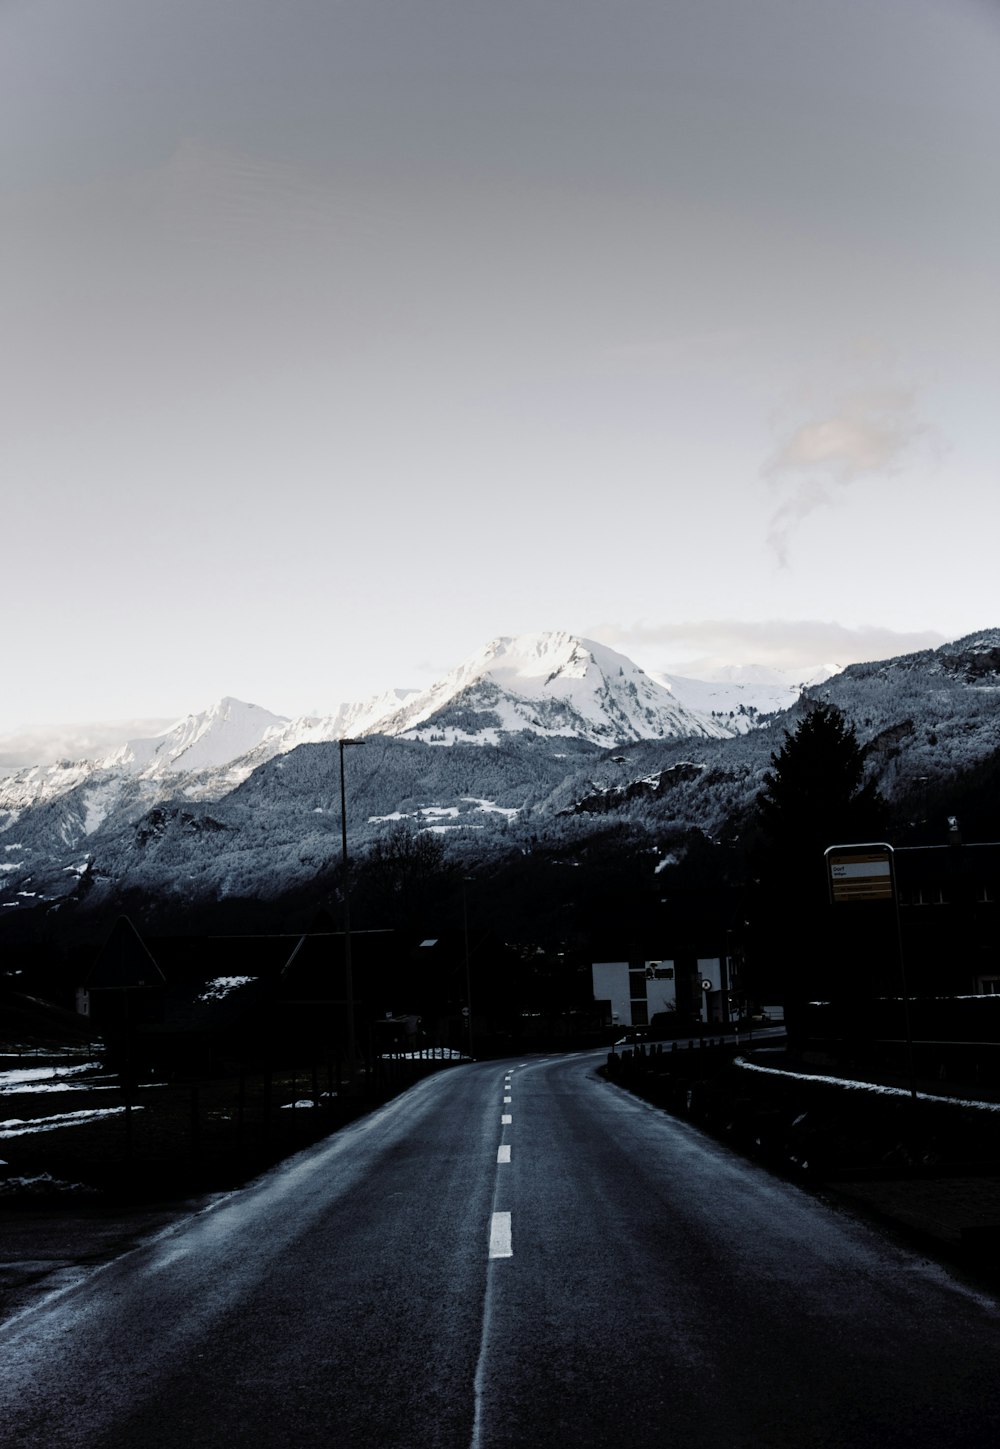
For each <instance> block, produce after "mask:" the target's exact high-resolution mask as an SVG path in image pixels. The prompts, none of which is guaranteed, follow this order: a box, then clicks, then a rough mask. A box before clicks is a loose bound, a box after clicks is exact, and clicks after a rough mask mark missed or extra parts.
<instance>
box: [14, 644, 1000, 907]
mask: <svg viewBox="0 0 1000 1449" xmlns="http://www.w3.org/2000/svg"><path fill="white" fill-rule="evenodd" d="M737 682H739V681H737ZM745 682H747V683H749V681H745ZM821 700H829V701H831V702H832V703H834V704H836V705H837V706H839V707H840V708H841V709H843V711H844V713H845V715H846V717H847V719H848V720H849V721H850V722H851V724H852V725H853V726H854V728H855V729H856V731H857V734H858V738H859V739H860V740H861V742H862V743H863V744H864V745H865V747H866V752H867V758H868V767H869V769H870V770H871V772H872V774H873V776H874V778H876V779H877V781H878V784H879V788H880V789H881V790H882V792H883V793H884V794H885V796H886V798H887V799H889V800H890V801H893V800H908V799H910V798H911V797H913V795H914V792H916V794H917V795H918V796H919V798H920V799H921V800H922V801H923V802H924V803H923V805H922V806H921V808H923V809H924V810H925V812H926V811H927V810H928V808H929V809H930V810H931V811H933V810H935V809H936V810H937V812H938V814H942V813H943V814H947V813H950V807H951V803H952V797H953V795H954V793H955V792H956V791H957V790H959V789H960V788H965V787H962V786H961V779H962V778H964V777H963V776H962V772H963V771H968V770H969V769H970V767H975V768H976V769H977V770H979V772H980V774H979V775H977V776H976V779H979V778H984V779H985V778H987V776H985V775H983V774H982V771H983V769H984V768H987V767H988V769H990V770H995V768H998V766H997V762H998V761H1000V631H997V630H984V631H982V632H980V633H979V634H976V635H970V636H968V637H966V638H965V639H961V640H956V641H955V642H954V643H952V644H948V645H944V646H942V647H941V648H939V649H936V650H923V651H920V652H918V653H915V654H910V655H905V656H902V657H899V658H895V659H889V660H883V661H876V662H872V663H865V664H855V665H850V666H848V668H846V669H845V670H843V671H841V672H840V673H838V674H836V675H835V676H833V677H832V678H830V679H827V680H826V681H824V682H823V683H822V684H819V685H813V686H811V687H810V688H808V689H806V690H805V691H804V693H803V696H802V698H801V699H799V700H797V702H796V704H795V705H794V706H793V708H792V709H791V710H789V711H787V712H785V713H782V714H779V715H777V716H770V717H769V722H768V723H767V724H766V727H765V728H763V729H756V730H749V731H746V732H743V731H742V729H741V728H739V727H736V728H733V726H732V725H731V723H730V722H729V721H728V720H727V721H726V722H725V724H724V723H723V722H722V721H721V720H718V719H715V720H713V719H712V718H711V717H707V716H706V715H704V714H697V713H694V712H692V711H690V710H687V709H685V708H684V707H683V703H678V701H677V699H676V698H675V697H674V695H673V693H672V692H671V691H670V690H668V689H666V688H665V686H664V685H663V684H660V683H657V682H656V681H654V680H652V679H650V677H649V675H647V674H644V673H643V672H642V671H641V670H639V669H637V668H636V666H635V665H633V664H631V662H630V661H629V660H627V659H625V658H624V657H623V656H622V655H619V654H616V653H615V652H614V651H613V650H610V649H605V648H603V647H602V646H599V645H592V644H590V643H589V642H587V641H585V640H581V639H577V638H575V637H574V636H572V635H566V634H562V635H529V636H523V637H521V638H519V639H498V640H494V641H493V643H492V644H491V645H489V646H487V648H486V649H485V650H483V651H481V652H480V654H478V655H477V656H475V658H474V659H471V660H469V661H467V663H466V664H465V665H463V666H461V667H460V668H459V669H458V670H456V671H455V672H454V673H453V674H452V675H449V676H448V677H447V678H445V679H444V680H441V681H440V682H439V683H438V684H437V685H435V686H434V687H433V688H432V689H430V690H427V691H424V692H422V693H420V694H414V695H411V696H409V697H403V698H400V696H399V695H398V694H394V695H391V696H389V697H388V698H384V699H383V700H382V701H381V702H379V703H377V704H374V703H373V704H371V705H370V706H368V707H365V706H358V707H355V708H354V709H353V710H344V711H340V712H338V714H337V715H335V716H331V717H330V718H329V719H326V720H314V719H309V720H300V721H285V720H282V719H280V717H278V716H273V715H268V714H267V712H266V711H263V710H255V709H254V707H253V706H246V705H240V704H238V702H236V701H231V700H230V701H220V704H219V706H216V707H215V708H214V709H213V710H209V711H206V712H205V714H204V715H202V716H196V717H193V718H192V719H191V720H189V721H182V722H180V724H179V725H177V726H175V727H174V730H171V731H166V732H165V734H164V735H162V736H155V737H153V740H152V741H146V742H140V743H139V746H138V747H136V745H135V744H134V743H133V745H132V746H130V747H129V749H128V750H126V751H124V752H119V755H120V758H119V759H118V760H117V763H112V762H111V760H110V759H108V760H104V761H97V762H92V763H91V764H89V765H87V764H76V765H73V764H63V765H61V766H58V767H52V768H51V770H50V771H49V772H48V773H45V772H41V773H40V774H39V775H38V776H37V778H35V779H33V780H32V779H29V778H27V777H28V776H31V775H32V774H33V772H30V771H29V772H25V775H24V777H23V778H22V777H14V787H13V788H12V787H11V782H10V781H6V782H3V781H0V918H4V917H7V918H9V919H11V920H13V919H15V917H17V915H18V914H19V913H20V912H21V911H31V910H32V908H41V909H42V910H43V911H44V912H50V911H55V910H62V909H63V908H64V907H66V908H73V907H74V906H75V905H76V904H79V903H82V902H84V901H87V902H89V903H90V905H91V906H92V907H93V908H94V909H103V908H104V907H105V906H109V905H110V904H111V903H113V902H114V900H115V899H116V898H117V896H118V895H120V894H121V893H122V892H124V893H129V892H131V893H134V894H135V895H136V896H137V897H139V898H142V899H153V898H165V899H170V900H171V901H172V902H174V904H175V905H176V908H177V909H178V910H179V911H180V912H181V913H183V911H184V910H185V909H186V906H187V904H188V903H189V902H196V901H201V902H217V901H221V900H223V899H226V898H236V899H239V900H250V899H253V900H261V899H265V898H270V897H275V896H280V895H281V894H282V892H284V891H287V890H289V889H290V888H296V889H302V890H305V891H309V890H311V889H313V885H314V883H315V882H317V881H321V880H323V879H329V873H330V872H331V871H333V870H335V868H336V862H337V861H339V859H340V851H341V835H340V826H341V822H340V759H339V753H340V752H339V751H338V750H337V749H336V746H335V745H333V744H331V743H330V741H332V740H335V739H337V738H338V737H343V735H344V734H345V733H350V734H351V735H355V736H357V735H365V736H366V740H365V748H363V749H358V750H351V751H349V752H347V755H348V759H347V762H346V764H347V790H348V799H349V801H350V808H349V813H350V816H351V821H350V828H351V832H352V851H356V852H357V853H358V855H359V856H363V855H364V853H365V852H366V850H367V849H369V847H371V846H372V845H374V843H375V842H376V841H378V840H380V839H381V838H382V837H383V835H384V833H385V832H387V831H391V830H393V829H394V828H397V827H398V828H402V829H407V828H408V829H411V830H413V831H415V832H422V831H426V830H433V831H436V832H439V833H441V834H442V835H444V836H445V837H446V838H447V839H448V840H449V842H455V843H456V846H455V848H456V849H457V850H458V851H459V852H464V853H465V858H468V855H469V854H470V853H474V852H476V851H488V850H490V849H491V848H492V849H496V850H504V851H511V850H513V851H515V852H518V853H524V854H531V853H532V852H533V851H534V850H535V849H536V848H537V843H538V841H539V840H544V841H546V842H548V845H551V844H552V843H553V842H554V843H557V844H559V845H563V844H566V843H569V844H570V845H571V846H573V847H575V846H576V845H585V844H586V841H587V840H588V838H589V837H588V832H593V831H595V830H597V829H600V828H605V827H602V826H601V825H600V824H598V823H595V822H601V821H605V822H606V820H607V818H608V817H612V818H613V819H614V820H615V822H616V824H618V825H621V826H623V827H625V828H627V829H628V830H629V831H632V832H640V833H645V835H646V837H647V838H648V839H649V840H650V841H651V842H652V843H653V844H656V843H657V842H661V843H662V842H663V841H667V842H670V841H674V842H676V841H677V840H682V839H683V838H684V837H685V835H686V834H688V833H690V832H692V831H696V832H700V834H701V835H702V836H703V837H707V838H709V839H714V838H716V837H718V836H721V835H722V834H723V833H724V832H725V830H726V829H727V825H728V823H730V822H732V821H734V820H738V818H739V816H740V814H741V812H743V811H744V810H745V809H746V808H747V807H748V806H749V805H750V804H751V802H752V801H753V799H754V797H755V795H756V793H757V792H758V791H759V789H760V787H761V782H762V780H763V777H764V774H765V772H766V771H767V769H768V768H769V766H770V760H771V754H772V752H773V751H774V750H776V749H777V748H780V745H781V742H782V739H783V731H784V730H785V729H794V728H795V726H796V724H797V722H798V721H799V720H800V719H801V718H802V717H803V715H804V714H805V712H806V711H808V710H809V709H810V708H812V707H814V706H815V704H816V702H818V701H821ZM393 736H395V738H393ZM247 739H251V740H253V739H256V743H255V744H253V746H252V748H251V749H250V750H249V751H248V752H247V753H244V754H243V755H240V756H238V757H237V758H235V759H230V760H228V761H225V760H222V757H223V756H224V755H225V754H227V753H228V751H229V749H231V748H238V747H239V746H240V745H241V744H243V743H245V742H246V740H247ZM448 742H451V744H452V747H451V748H447V749H445V748H440V746H441V745H442V744H444V743H448ZM186 760H187V761H189V762H190V761H193V762H195V763H197V764H199V765H201V766H202V768H198V769H186V768H184V762H185V761H186ZM213 760H222V763H218V764H212V763H206V762H207V761H213ZM989 778H990V779H992V778H993V776H992V775H990V776H989ZM956 782H957V783H956ZM972 788H976V787H975V786H973V787H972ZM33 789H34V791H35V793H34V795H32V790H33ZM18 791H20V794H18ZM965 798H969V797H968V795H967V796H966V797H965ZM935 802H937V803H936V804H935ZM962 808H963V809H964V808H965V807H964V806H963V807H962ZM989 828H990V829H992V828H994V827H993V826H992V825H990V826H989ZM491 842H493V844H492V846H491ZM672 848H673V846H671V849H672Z"/></svg>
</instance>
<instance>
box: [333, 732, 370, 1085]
mask: <svg viewBox="0 0 1000 1449" xmlns="http://www.w3.org/2000/svg"><path fill="white" fill-rule="evenodd" d="M363 743H364V742H363V741H362V740H345V739H342V740H338V741H337V744H338V746H339V748H340V861H341V875H342V885H343V892H344V987H345V995H346V997H347V1065H348V1070H349V1071H350V1073H351V1076H352V1077H353V1075H354V1073H355V1071H356V1069H357V1060H358V1054H357V1041H356V1036H355V1025H354V971H353V965H352V962H351V890H350V884H349V881H348V876H347V868H348V862H347V798H346V792H345V790H344V746H345V745H360V744H363Z"/></svg>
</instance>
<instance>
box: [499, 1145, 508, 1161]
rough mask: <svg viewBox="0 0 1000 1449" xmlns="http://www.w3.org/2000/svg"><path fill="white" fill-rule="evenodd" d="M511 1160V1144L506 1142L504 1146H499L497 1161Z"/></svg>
mask: <svg viewBox="0 0 1000 1449" xmlns="http://www.w3.org/2000/svg"><path fill="white" fill-rule="evenodd" d="M509 1161H510V1145H509V1144H505V1145H504V1146H502V1147H498V1148H497V1162H509Z"/></svg>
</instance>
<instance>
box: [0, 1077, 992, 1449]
mask: <svg viewBox="0 0 1000 1449" xmlns="http://www.w3.org/2000/svg"><path fill="white" fill-rule="evenodd" d="M599 1060H600V1058H599V1057H598V1056H596V1055H594V1054H590V1055H580V1056H571V1057H561V1058H553V1059H551V1060H548V1059H537V1058H528V1059H525V1060H523V1061H519V1060H513V1061H511V1062H508V1063H504V1062H501V1063H496V1062H486V1063H475V1064H471V1065H468V1066H463V1067H457V1068H453V1069H450V1070H448V1071H447V1072H443V1073H441V1074H440V1075H438V1076H436V1077H432V1078H429V1079H428V1080H426V1081H425V1082H422V1083H420V1084H419V1085H418V1086H417V1087H415V1088H413V1089H412V1090H411V1091H410V1092H408V1093H406V1094H405V1095H404V1096H403V1097H401V1098H399V1099H397V1100H395V1101H393V1102H391V1103H389V1104H388V1105H387V1106H386V1107H384V1108H382V1109H380V1110H379V1111H377V1112H375V1113H373V1114H372V1115H371V1116H370V1117H368V1118H365V1119H363V1120H361V1121H359V1122H357V1123H355V1124H353V1125H352V1126H351V1127H348V1128H346V1129H344V1130H343V1131H342V1132H340V1133H338V1134H337V1135H335V1136H334V1137H332V1138H330V1139H328V1140H327V1141H326V1142H325V1143H322V1144H320V1145H318V1146H317V1147H314V1148H311V1149H309V1150H308V1151H306V1152H304V1153H302V1154H301V1155H300V1156H299V1157H297V1158H295V1159H293V1160H292V1161H291V1162H289V1163H286V1164H284V1165H283V1166H281V1167H279V1168H277V1169H275V1170H274V1171H272V1172H271V1173H269V1174H268V1175H267V1176H266V1177H264V1178H262V1179H261V1180H260V1181H259V1182H258V1183H255V1184H252V1185H251V1186H250V1187H248V1188H246V1189H244V1190H242V1191H240V1192H237V1193H234V1194H233V1195H232V1196H231V1197H229V1198H227V1199H225V1200H224V1201H223V1202H222V1203H221V1204H219V1205H217V1206H216V1207H214V1208H213V1209H212V1210H210V1211H208V1212H205V1213H202V1214H199V1215H197V1216H195V1217H193V1218H190V1219H186V1220H185V1221H183V1222H181V1223H180V1224H177V1225H175V1226H174V1227H173V1228H171V1229H169V1230H168V1231H167V1232H165V1233H163V1234H162V1235H161V1236H160V1237H159V1238H157V1239H156V1240H155V1241H154V1242H152V1243H149V1244H146V1245H144V1246H142V1247H140V1248H138V1249H136V1250H135V1251H133V1252H131V1253H129V1254H128V1255H126V1256H125V1257H123V1258H121V1259H119V1260H117V1261H116V1262H114V1263H112V1264H110V1265H108V1266H106V1267H104V1268H102V1269H99V1270H96V1271H95V1272H94V1273H93V1274H92V1275H91V1276H90V1277H89V1278H87V1279H86V1280H85V1281H83V1282H81V1283H79V1284H77V1285H76V1286H75V1287H73V1288H71V1289H69V1290H67V1291H65V1292H63V1293H61V1294H58V1295H56V1296H54V1297H52V1298H50V1299H47V1300H45V1301H43V1302H41V1303H39V1304H37V1305H35V1306H34V1307H32V1308H30V1309H28V1310H26V1311H24V1312H22V1313H21V1314H19V1315H17V1316H16V1317H15V1318H14V1319H12V1320H10V1321H9V1322H8V1323H7V1324H5V1325H3V1326H2V1327H0V1444H2V1445H3V1446H4V1449H7V1446H11V1449H22V1446H24V1449H27V1446H31V1449H37V1446H41V1445H45V1446H62V1445H72V1446H79V1449H140V1446H142V1449H159V1446H164V1449H166V1446H169V1449H200V1446H206V1449H209V1446H211V1449H216V1446H223V1445H225V1446H226V1449H233V1446H242V1445H246V1446H253V1449H270V1446H272V1445H273V1446H276V1449H277V1446H279V1445H280V1446H282V1449H284V1446H286V1445H295V1446H305V1449H308V1446H313V1445H316V1446H319V1445H323V1446H324V1449H327V1446H354V1445H366V1446H367V1445H370V1446H377V1449H425V1446H440V1449H513V1446H515V1445H517V1446H524V1445H531V1446H548V1445H551V1446H556V1445H568V1444H572V1445H602V1446H607V1445H612V1446H615V1445H618V1444H628V1445H629V1446H630V1449H647V1446H650V1449H651V1446H654V1445H655V1446H658V1449H660V1446H664V1445H674V1444H677V1445H678V1446H681V1445H683V1446H684V1449H721V1446H725V1449H742V1446H746V1449H751V1446H752V1449H785V1446H788V1449H811V1446H831V1449H833V1446H836V1449H845V1446H846V1449H868V1446H872V1449H874V1446H876V1445H878V1446H880V1449H896V1446H899V1449H902V1446H904V1445H905V1446H907V1449H923V1446H927V1449H931V1446H933V1449H965V1446H969V1449H972V1446H975V1449H981V1446H983V1445H985V1444H989V1443H994V1442H998V1441H1000V1392H998V1389H997V1386H996V1381H995V1374H994V1370H993V1366H994V1365H995V1363H996V1362H997V1355H998V1351H1000V1309H998V1305H997V1303H996V1302H995V1301H994V1300H993V1299H992V1298H991V1297H989V1296H988V1295H986V1294H981V1293H977V1292H975V1291H974V1290H972V1289H970V1288H969V1287H967V1286H965V1285H963V1284H962V1283H961V1282H960V1281H958V1280H957V1279H955V1278H953V1277H952V1276H950V1275H949V1274H948V1273H947V1272H946V1271H945V1270H944V1269H942V1268H940V1267H937V1266H935V1265H933V1264H931V1263H928V1262H926V1261H925V1260H923V1259H921V1258H920V1257H918V1256H916V1255H914V1254H912V1253H910V1252H908V1251H906V1250H904V1249H902V1248H900V1247H899V1246H897V1245H896V1244H894V1243H893V1242H892V1241H890V1240H889V1239H888V1238H886V1237H884V1236H883V1235H882V1234H880V1233H879V1232H877V1231H876V1230H875V1229H872V1228H870V1227H867V1226H865V1225H863V1224H860V1223H858V1222H856V1221H855V1220H853V1219H852V1218H851V1217H850V1216H849V1215H847V1214H846V1213H841V1212H837V1211H835V1210H833V1209H831V1208H829V1207H828V1206H826V1205H824V1204H823V1203H821V1202H819V1201H817V1200H816V1199H814V1198H812V1197H811V1196H809V1195H808V1194H807V1193H805V1192H802V1191H800V1190H799V1189H797V1188H795V1187H794V1186H791V1185H789V1184H787V1183H784V1182H781V1181H779V1180H777V1179H775V1178H772V1177H771V1176H770V1175H769V1174H768V1173H767V1172H765V1171H764V1170H763V1169H761V1168H759V1167H757V1166H755V1165H753V1164H750V1163H747V1162H745V1161H743V1160H742V1159H741V1158H739V1157H737V1156H736V1155H734V1154H732V1153H730V1152H729V1151H728V1150H727V1149H726V1148H725V1147H722V1146H720V1145H719V1144H717V1143H715V1142H713V1141H711V1140H710V1139H708V1138H706V1137H704V1136H703V1135H701V1134H700V1133H699V1132H697V1131H696V1130H695V1129H693V1128H691V1127H690V1126H688V1125H687V1124H685V1123H680V1122H677V1121H675V1120H673V1119H672V1118H670V1117H668V1116H667V1115H665V1114H664V1113H662V1112H659V1111H658V1110H656V1109H654V1108H651V1107H649V1106H648V1105H647V1104H645V1103H643V1102H640V1101H638V1100H637V1099H634V1098H632V1097H631V1096H630V1095H629V1094H627V1093H626V1092H623V1091H621V1090H620V1089H619V1088H617V1087H615V1086H612V1085H610V1084H608V1083H606V1082H604V1081H602V1080H600V1079H599V1078H597V1077H596V1076H595V1073H594V1068H595V1066H596V1065H597V1063H598V1062H599Z"/></svg>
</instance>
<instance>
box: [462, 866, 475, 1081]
mask: <svg viewBox="0 0 1000 1449" xmlns="http://www.w3.org/2000/svg"><path fill="white" fill-rule="evenodd" d="M467 884H468V880H467V878H465V877H463V879H462V928H463V931H464V934H465V1009H466V1011H467V1012H468V1013H469V1057H470V1058H471V1057H472V1055H473V1051H472V972H471V969H470V967H469V902H468V898H467V896H466V890H465V887H466V885H467Z"/></svg>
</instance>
